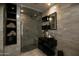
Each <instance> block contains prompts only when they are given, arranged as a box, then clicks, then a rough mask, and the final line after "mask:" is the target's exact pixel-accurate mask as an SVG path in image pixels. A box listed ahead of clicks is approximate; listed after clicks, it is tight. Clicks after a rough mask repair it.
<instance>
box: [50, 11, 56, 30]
mask: <svg viewBox="0 0 79 59" xmlns="http://www.w3.org/2000/svg"><path fill="white" fill-rule="evenodd" d="M49 23H50V30H56V29H57V13H56V12H55V13H53V14H50V15H49Z"/></svg>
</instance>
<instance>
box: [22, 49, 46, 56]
mask: <svg viewBox="0 0 79 59" xmlns="http://www.w3.org/2000/svg"><path fill="white" fill-rule="evenodd" d="M21 56H46V55H45V54H44V53H43V52H42V51H41V50H39V49H38V48H36V49H33V50H31V51H28V52H25V53H22V54H21Z"/></svg>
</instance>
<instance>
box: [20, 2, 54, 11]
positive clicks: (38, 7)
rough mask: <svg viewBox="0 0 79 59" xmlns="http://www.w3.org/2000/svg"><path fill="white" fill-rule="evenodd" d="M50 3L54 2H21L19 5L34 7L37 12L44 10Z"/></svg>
mask: <svg viewBox="0 0 79 59" xmlns="http://www.w3.org/2000/svg"><path fill="white" fill-rule="evenodd" d="M52 5H54V3H51V5H50V6H49V5H48V4H47V3H22V4H21V7H27V8H30V9H34V10H36V11H39V12H45V11H46V10H48V9H49V8H50V7H51V6H52Z"/></svg>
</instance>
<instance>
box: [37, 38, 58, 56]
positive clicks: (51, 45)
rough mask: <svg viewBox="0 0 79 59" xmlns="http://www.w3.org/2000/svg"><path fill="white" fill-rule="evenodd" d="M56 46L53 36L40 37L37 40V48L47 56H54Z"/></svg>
mask: <svg viewBox="0 0 79 59" xmlns="http://www.w3.org/2000/svg"><path fill="white" fill-rule="evenodd" d="M56 46H57V40H55V38H47V37H40V38H39V40H38V48H39V49H40V50H42V51H43V52H44V53H45V54H47V55H48V56H54V55H55V50H56Z"/></svg>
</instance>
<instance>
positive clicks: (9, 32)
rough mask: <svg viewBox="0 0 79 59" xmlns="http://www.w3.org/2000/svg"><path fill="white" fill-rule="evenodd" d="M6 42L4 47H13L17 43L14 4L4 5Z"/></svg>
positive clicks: (15, 8) (15, 7)
mask: <svg viewBox="0 0 79 59" xmlns="http://www.w3.org/2000/svg"><path fill="white" fill-rule="evenodd" d="M5 8H6V19H5V20H6V24H5V27H6V34H5V35H6V40H5V45H13V44H16V43H17V24H16V21H17V18H16V15H17V6H16V4H6V6H5Z"/></svg>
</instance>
